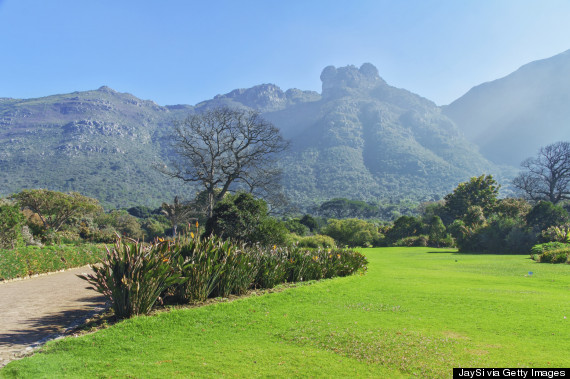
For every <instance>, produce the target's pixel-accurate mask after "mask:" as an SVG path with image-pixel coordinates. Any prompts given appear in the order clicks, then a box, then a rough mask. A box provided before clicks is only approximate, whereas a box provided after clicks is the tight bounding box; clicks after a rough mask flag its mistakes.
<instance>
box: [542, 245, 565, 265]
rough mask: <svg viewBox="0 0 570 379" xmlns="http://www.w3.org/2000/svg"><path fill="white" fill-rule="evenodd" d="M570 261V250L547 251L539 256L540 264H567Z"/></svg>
mask: <svg viewBox="0 0 570 379" xmlns="http://www.w3.org/2000/svg"><path fill="white" fill-rule="evenodd" d="M569 260H570V248H568V247H567V248H564V249H555V250H549V251H545V252H544V253H542V254H540V255H539V256H538V261H539V262H540V263H567V262H569Z"/></svg>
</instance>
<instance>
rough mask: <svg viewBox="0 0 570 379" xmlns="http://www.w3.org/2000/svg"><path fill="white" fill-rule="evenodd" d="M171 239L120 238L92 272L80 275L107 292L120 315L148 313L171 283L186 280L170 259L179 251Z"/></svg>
mask: <svg viewBox="0 0 570 379" xmlns="http://www.w3.org/2000/svg"><path fill="white" fill-rule="evenodd" d="M173 247H175V245H174V244H173V243H172V242H170V241H162V240H161V241H156V242H155V243H152V244H150V245H144V244H143V243H141V242H138V241H135V240H123V239H121V238H118V239H117V241H116V242H115V245H114V246H113V248H112V249H111V250H109V248H108V247H106V249H107V255H106V258H105V259H104V260H103V261H102V262H101V263H99V264H97V265H94V266H91V268H92V269H93V272H94V273H93V274H88V275H78V276H79V277H80V278H81V279H84V280H86V281H87V282H89V283H90V284H91V285H93V289H95V290H96V291H98V292H100V293H102V294H103V295H105V296H106V297H107V298H108V300H109V301H110V303H111V307H112V308H113V311H114V313H115V316H116V317H117V318H128V317H131V316H134V315H139V314H148V313H149V312H150V311H151V309H152V307H153V306H154V304H155V303H156V302H157V300H159V298H160V295H161V293H163V292H164V291H165V290H166V289H167V288H168V287H169V286H172V285H174V284H180V283H181V282H183V281H184V279H183V278H182V276H181V273H180V272H176V271H175V270H173V269H172V267H171V265H170V261H172V260H175V259H177V255H178V252H177V251H176V250H175V249H173Z"/></svg>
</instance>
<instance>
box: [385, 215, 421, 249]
mask: <svg viewBox="0 0 570 379" xmlns="http://www.w3.org/2000/svg"><path fill="white" fill-rule="evenodd" d="M422 231H423V225H422V222H421V221H420V220H419V219H417V218H416V217H414V216H400V217H398V218H397V219H396V221H394V225H392V227H391V228H389V229H388V230H387V231H386V240H387V242H388V243H394V242H396V241H398V240H399V239H402V238H406V237H412V236H418V235H420V234H421V233H422Z"/></svg>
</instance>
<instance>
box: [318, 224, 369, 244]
mask: <svg viewBox="0 0 570 379" xmlns="http://www.w3.org/2000/svg"><path fill="white" fill-rule="evenodd" d="M322 232H323V234H325V235H327V236H329V237H332V238H334V240H335V241H336V243H337V245H339V246H349V247H356V246H364V247H367V246H373V245H375V242H376V241H378V240H379V239H380V234H379V233H378V227H376V225H374V224H372V223H370V222H367V221H363V220H359V219H356V218H348V219H344V220H337V219H331V220H329V224H328V225H327V226H326V227H325V228H323V231H322Z"/></svg>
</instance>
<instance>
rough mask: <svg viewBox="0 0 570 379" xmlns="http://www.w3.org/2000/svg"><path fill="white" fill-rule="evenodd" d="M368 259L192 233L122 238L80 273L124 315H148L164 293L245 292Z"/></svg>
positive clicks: (177, 296) (358, 266) (340, 270)
mask: <svg viewBox="0 0 570 379" xmlns="http://www.w3.org/2000/svg"><path fill="white" fill-rule="evenodd" d="M367 264H368V262H367V260H366V257H365V256H364V255H362V254H361V253H359V252H356V251H350V250H344V249H326V250H325V249H317V250H308V249H303V248H300V247H298V246H293V247H290V248H286V247H277V246H273V248H265V247H263V246H262V245H259V244H257V245H254V246H249V245H245V244H243V243H239V244H235V243H231V242H230V241H228V240H226V241H223V240H222V239H220V238H219V237H216V236H210V237H208V238H205V239H202V238H201V237H199V236H194V235H192V234H191V235H190V237H188V236H183V237H179V238H177V239H175V240H173V241H167V242H156V243H154V244H151V245H149V246H146V247H145V246H143V245H142V244H141V243H139V242H135V241H131V242H121V241H120V240H119V241H117V243H116V244H115V248H114V249H113V250H112V251H109V250H107V258H106V259H105V260H104V261H103V262H102V263H101V264H100V265H96V266H94V267H93V270H94V271H95V274H94V275H88V276H81V277H82V278H83V279H85V280H87V281H89V282H90V283H91V284H93V285H94V286H95V288H96V289H97V290H98V291H99V292H101V293H103V294H104V295H105V296H107V297H108V298H109V300H110V301H111V303H112V306H113V310H114V311H115V314H116V315H117V317H119V318H124V317H130V316H132V315H135V314H142V313H148V312H149V311H150V309H151V307H152V306H153V304H155V303H156V302H157V300H159V299H160V298H161V297H165V296H170V298H171V299H173V300H175V301H177V302H179V303H188V302H196V301H203V300H206V299H207V298H208V297H213V296H229V295H230V294H235V295H239V294H243V293H244V292H245V291H247V290H248V289H250V288H271V287H273V286H275V285H277V284H280V283H283V282H296V281H307V280H317V279H323V278H332V277H334V276H345V275H350V274H352V273H354V272H356V271H358V270H366V265H367Z"/></svg>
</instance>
